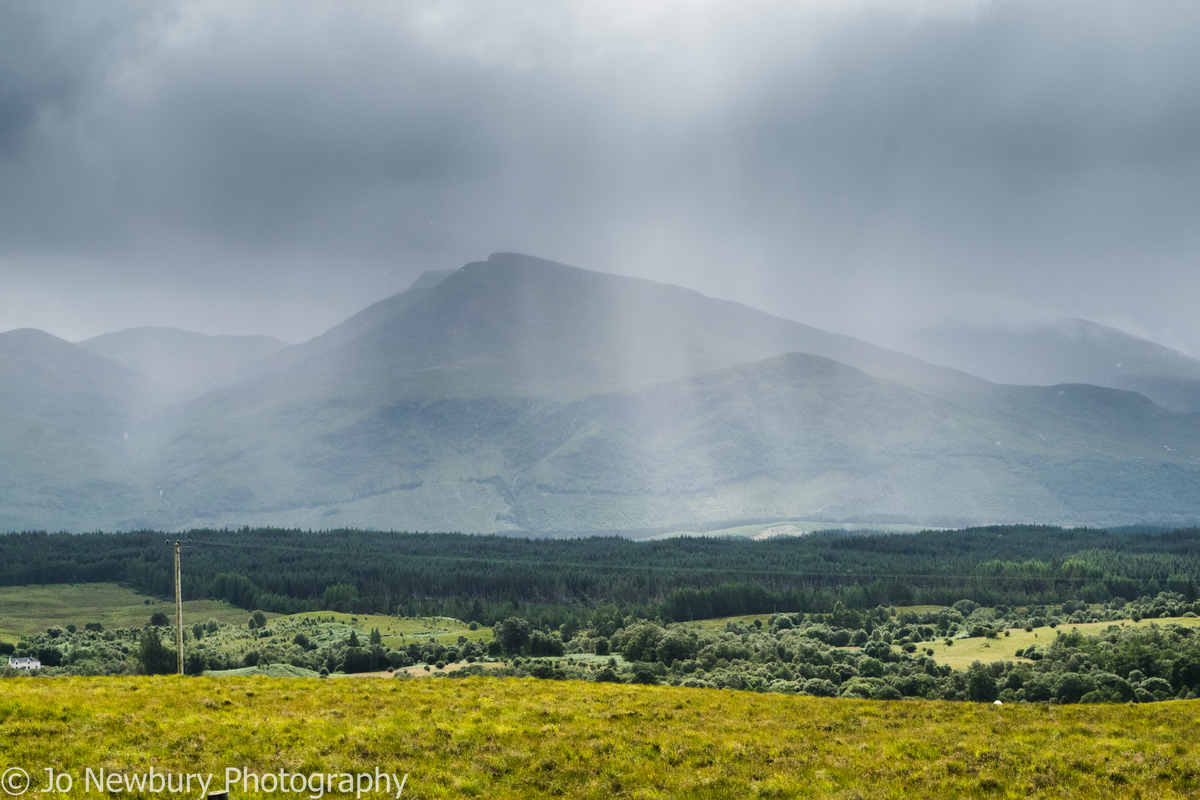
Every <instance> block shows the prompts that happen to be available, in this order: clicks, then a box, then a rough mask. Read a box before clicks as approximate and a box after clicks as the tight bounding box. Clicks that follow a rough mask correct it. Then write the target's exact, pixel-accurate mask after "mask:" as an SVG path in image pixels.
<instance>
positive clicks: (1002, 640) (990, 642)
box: [917, 617, 1200, 670]
mask: <svg viewBox="0 0 1200 800" xmlns="http://www.w3.org/2000/svg"><path fill="white" fill-rule="evenodd" d="M1110 625H1115V626H1117V627H1122V628H1127V627H1141V628H1145V627H1149V626H1150V625H1182V626H1184V627H1187V628H1195V627H1198V626H1200V618H1198V617H1168V618H1163V619H1143V620H1141V621H1140V622H1134V621H1133V620H1121V621H1120V622H1086V623H1081V624H1078V625H1059V626H1058V627H1057V628H1051V627H1049V626H1046V627H1042V628H1037V629H1035V630H1033V631H1026V630H1025V629H1023V628H1012V629H1010V630H1008V631H1006V632H1002V633H1001V634H1000V635H999V636H998V637H996V638H995V639H988V638H985V637H982V636H977V637H974V638H970V639H952V640H951V641H953V642H954V644H952V645H948V644H946V641H945V640H944V639H936V640H934V641H931V642H921V643H919V644H918V645H917V647H918V649H919V651H925V650H927V649H928V650H932V651H933V656H932V658H933V659H934V660H935V661H937V662H938V663H939V664H949V665H950V666H951V667H953V668H954V669H960V670H962V669H966V668H967V667H969V666H971V663H972V662H975V661H982V662H984V663H987V662H989V661H1020V660H1021V659H1019V658H1017V651H1018V650H1025V649H1027V648H1029V647H1031V646H1033V645H1037V646H1038V647H1046V646H1048V645H1050V643H1052V642H1053V641H1054V637H1055V636H1057V635H1058V632H1059V631H1061V632H1063V633H1067V632H1069V631H1072V630H1078V631H1079V632H1080V633H1082V634H1084V635H1086V636H1096V635H1097V634H1101V633H1104V631H1106V630H1107V629H1108V627H1109V626H1110ZM1005 633H1007V634H1008V635H1007V636H1005V635H1004V634H1005Z"/></svg>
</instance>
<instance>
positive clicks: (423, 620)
mask: <svg viewBox="0 0 1200 800" xmlns="http://www.w3.org/2000/svg"><path fill="white" fill-rule="evenodd" d="M184 614H185V617H184V619H185V621H186V619H187V617H186V614H187V612H186V611H185V612H184ZM243 614H245V612H243ZM267 616H269V617H271V618H272V619H277V620H280V621H286V620H302V619H320V620H328V621H329V622H332V623H334V624H336V625H342V626H345V627H346V628H353V629H354V630H356V631H358V633H359V634H360V635H362V634H364V633H370V632H371V631H372V630H374V629H376V628H378V629H379V634H380V636H381V637H382V639H383V644H384V645H386V646H387V647H402V646H404V645H407V644H409V643H411V642H412V641H413V640H417V641H425V640H428V639H432V640H433V641H437V642H441V643H442V644H447V645H449V644H455V643H456V642H458V637H459V636H465V637H466V638H467V639H470V640H471V641H480V642H484V643H487V642H490V641H491V640H492V629H491V628H488V627H485V626H480V627H478V628H477V629H476V630H471V629H470V628H469V627H468V623H466V622H463V621H461V620H457V619H451V618H450V617H399V618H398V617H393V616H388V615H386V614H344V613H341V612H337V611H317V612H306V613H302V614H289V615H286V616H276V615H271V614H268V615H267Z"/></svg>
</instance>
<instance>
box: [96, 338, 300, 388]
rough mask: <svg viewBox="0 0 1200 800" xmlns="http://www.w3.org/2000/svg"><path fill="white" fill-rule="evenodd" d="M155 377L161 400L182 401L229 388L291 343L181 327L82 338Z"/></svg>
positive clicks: (98, 351)
mask: <svg viewBox="0 0 1200 800" xmlns="http://www.w3.org/2000/svg"><path fill="white" fill-rule="evenodd" d="M79 346H80V347H82V348H83V349H84V350H88V351H90V352H92V353H96V354H97V355H102V356H105V357H106V358H111V359H113V360H114V361H118V362H120V363H121V364H123V365H125V366H126V367H129V368H131V369H133V370H136V371H138V372H140V373H142V375H144V376H146V377H147V378H149V382H150V384H151V385H152V386H153V387H154V388H155V389H156V390H157V394H156V395H155V400H156V402H159V403H167V402H178V401H180V400H184V399H187V398H191V397H197V396H199V395H201V394H205V393H207V392H211V391H213V390H214V389H219V388H221V387H222V386H228V385H229V384H231V383H234V382H236V381H237V380H238V379H239V378H241V377H243V375H244V373H245V372H246V370H247V369H248V368H249V367H250V366H251V365H253V364H256V363H257V362H260V361H262V360H263V359H264V358H266V357H267V356H269V355H272V354H274V353H277V352H279V351H280V350H282V349H284V348H285V347H287V346H288V343H287V342H284V341H281V340H279V339H275V338H273V337H270V336H207V335H205V334H202V333H190V332H188V331H181V330H178V329H176V328H130V329H128V330H123V331H118V332H116V333H106V334H103V335H101V336H96V337H94V338H92V339H86V340H84V341H82V342H79Z"/></svg>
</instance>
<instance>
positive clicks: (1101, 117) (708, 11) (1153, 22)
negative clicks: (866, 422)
mask: <svg viewBox="0 0 1200 800" xmlns="http://www.w3.org/2000/svg"><path fill="white" fill-rule="evenodd" d="M1198 41H1200V4H1197V3H1196V2H1194V0H1128V1H1127V2H1109V1H1108V0H995V2H981V1H973V0H941V1H938V0H894V2H872V1H871V0H846V1H844V2H834V1H833V0H826V1H825V2H821V1H820V0H810V1H808V2H803V1H802V0H791V1H790V2H784V1H783V0H728V2H715V1H713V0H605V1H604V2H599V1H597V2H569V1H568V2H563V0H493V1H492V2H468V1H467V0H461V1H458V2H455V1H450V2H403V3H398V2H394V1H392V0H389V1H388V2H372V1H371V0H361V1H360V2H355V3H340V2H290V1H289V2H284V1H283V0H276V1H272V0H261V1H259V2H244V0H181V1H179V2H159V1H158V0H155V1H154V2H150V1H149V0H147V1H144V2H143V1H140V0H126V1H125V2H120V0H112V1H111V2H105V3H95V2H91V1H90V0H81V1H78V2H70V0H64V1H63V2H55V3H43V2H38V1H36V0H31V1H30V2H19V1H18V0H9V2H5V3H3V4H2V5H0V330H6V329H9V328H14V327H21V326H31V327H38V328H42V329H45V330H48V331H50V332H51V333H54V334H56V335H59V336H63V337H65V338H69V339H73V340H74V339H80V338H84V337H87V336H91V335H94V334H98V333H102V332H106V331H111V330H117V329H120V328H126V327H132V326H135V325H174V326H177V327H182V328H185V329H189V330H199V331H203V332H206V333H269V334H273V335H276V336H279V337H281V338H284V339H287V340H289V341H300V340H303V339H306V338H308V337H310V336H313V335H316V334H318V333H320V332H322V331H323V330H325V329H326V328H328V327H330V326H331V325H333V324H336V323H337V322H339V321H341V320H342V319H344V318H345V317H347V316H349V315H350V314H351V313H353V312H354V311H356V310H358V309H359V308H361V307H363V306H365V305H367V304H369V303H371V302H373V301H375V300H377V299H380V298H382V297H384V296H387V295H389V294H392V293H394V292H396V291H399V290H400V289H402V288H404V287H405V286H406V285H407V284H408V283H409V282H411V281H412V280H413V279H414V278H415V277H416V276H417V275H418V274H419V273H420V272H422V271H423V270H425V269H431V268H447V267H457V266H461V265H462V264H463V263H466V262H467V261H472V260H478V259H482V258H484V257H486V256H487V255H488V254H489V253H491V252H493V251H500V250H510V251H517V252H524V253H529V254H532V255H538V256H542V257H545V258H552V259H555V260H559V261H564V262H566V263H570V264H574V265H576V266H581V267H587V268H590V269H598V270H602V271H607V272H618V273H623V274H631V275H639V276H643V277H647V278H652V279H655V280H660V281H665V282H670V283H677V284H681V285H685V286H689V287H691V288H695V289H698V290H700V291H702V292H705V293H706V294H710V295H715V296H720V297H726V298H730V299H735V300H740V301H742V302H746V303H749V304H751V305H754V306H757V307H759V308H762V309H764V310H767V311H770V312H772V313H775V314H778V315H780V316H784V317H788V318H791V319H796V320H800V321H802V322H807V323H810V324H813V325H817V326H819V327H824V328H827V329H831V330H836V331H839V332H846V333H852V334H857V335H862V336H865V337H867V338H871V339H873V340H876V341H881V342H885V343H886V342H887V341H889V340H890V337H891V336H892V335H893V334H894V333H896V332H897V331H902V330H903V329H905V328H906V327H910V326H919V325H925V324H929V323H933V322H939V321H944V320H952V319H968V320H972V321H1016V322H1022V321H1029V320H1034V319H1041V318H1046V317H1054V316H1060V315H1074V316H1083V317H1087V318H1090V319H1094V320H1097V321H1100V322H1106V323H1110V324H1117V325H1119V326H1121V327H1124V328H1125V329H1127V330H1131V331H1134V332H1139V333H1142V334H1143V335H1148V336H1150V337H1151V338H1154V339H1157V340H1159V341H1162V342H1164V343H1166V344H1172V345H1176V346H1182V347H1184V348H1186V349H1187V350H1188V351H1189V352H1191V353H1193V354H1200V314H1197V313H1196V312H1195V308H1194V307H1195V305H1196V300H1197V298H1200V270H1198V269H1197V256H1198V255H1200V224H1198V221H1200V92H1198V91H1197V89H1196V87H1197V86H1200V48H1198V47H1196V42H1198Z"/></svg>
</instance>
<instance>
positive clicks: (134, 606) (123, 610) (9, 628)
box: [0, 583, 279, 643]
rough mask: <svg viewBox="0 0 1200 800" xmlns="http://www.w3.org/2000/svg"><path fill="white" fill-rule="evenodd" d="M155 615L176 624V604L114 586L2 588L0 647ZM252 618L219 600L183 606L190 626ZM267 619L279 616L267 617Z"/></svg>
mask: <svg viewBox="0 0 1200 800" xmlns="http://www.w3.org/2000/svg"><path fill="white" fill-rule="evenodd" d="M156 611H161V612H163V613H164V614H166V615H167V616H168V617H170V618H171V619H174V618H175V603H174V602H173V601H167V600H162V599H159V598H155V597H147V596H146V595H143V594H139V593H138V592H136V591H134V590H133V589H129V588H126V587H124V586H118V585H117V584H115V583H75V584H55V585H52V586H0V641H4V642H14V643H15V642H16V641H17V640H18V639H19V638H20V635H21V634H31V633H39V632H42V631H45V630H46V629H47V628H50V627H54V626H58V627H66V626H67V625H75V626H76V627H78V628H83V626H84V625H86V624H87V623H89V622H99V623H100V624H101V625H103V626H104V627H105V628H140V627H141V626H142V625H145V624H146V620H148V619H149V618H150V615H151V614H153V613H154V612H156ZM249 616H250V612H248V611H246V610H245V609H241V608H237V607H235V606H232V605H230V604H229V603H225V602H222V601H220V600H187V601H185V602H184V604H183V619H184V622H185V623H186V624H188V625H190V624H192V623H193V622H205V621H207V620H209V619H216V620H219V621H221V622H236V623H242V622H245V621H246V619H247V618H248V617H249ZM267 616H268V617H270V618H274V617H277V616H279V615H278V614H268V615H267Z"/></svg>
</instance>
